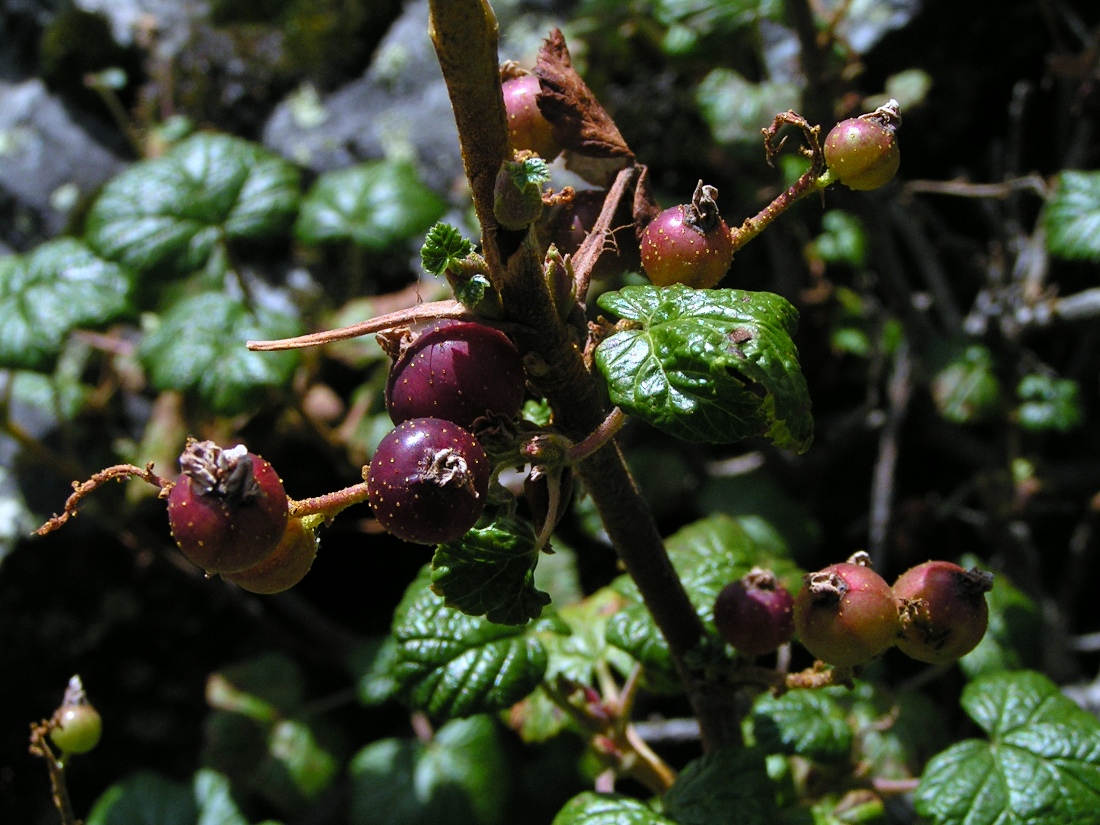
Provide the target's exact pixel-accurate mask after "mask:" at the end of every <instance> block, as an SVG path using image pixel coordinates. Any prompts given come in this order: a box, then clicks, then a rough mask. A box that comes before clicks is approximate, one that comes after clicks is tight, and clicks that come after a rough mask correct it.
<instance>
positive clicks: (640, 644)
mask: <svg viewBox="0 0 1100 825" xmlns="http://www.w3.org/2000/svg"><path fill="white" fill-rule="evenodd" d="M666 546H667V548H668V553H669V558H670V559H671V560H672V565H673V567H675V568H676V572H677V573H678V574H679V576H680V579H681V580H682V581H683V583H684V587H685V589H686V590H687V593H688V598H690V599H691V603H692V604H693V605H694V606H695V610H696V612H697V613H698V614H699V617H700V618H701V619H702V620H703V622H704V624H705V625H706V626H707V627H708V628H709V629H710V630H711V631H712V632H713V633H715V634H717V631H716V630H715V629H714V620H713V611H714V600H715V599H716V598H717V597H718V593H719V592H720V591H721V590H722V588H723V587H725V586H726V585H727V584H729V583H730V582H731V581H735V580H737V579H740V578H741V577H742V576H744V575H745V574H746V573H747V572H749V570H751V569H752V567H753V566H760V567H765V568H768V569H770V570H772V572H774V573H775V574H776V576H778V577H779V579H780V581H781V582H782V583H783V584H784V585H785V586H787V587H788V589H791V590H792V592H794V591H795V590H797V588H798V587H799V586H800V585H799V580H800V577H801V575H802V571H801V570H800V569H799V568H798V566H797V565H796V564H795V563H794V562H792V561H791V560H790V558H789V557H788V556H787V550H786V547H785V546H784V545H783V544H782V543H781V541H780V540H779V539H778V536H777V535H776V534H774V533H769V534H768V537H767V538H766V539H761V538H758V534H756V535H754V533H752V532H750V531H749V530H747V529H746V528H745V526H744V525H743V524H742V523H741V521H740V520H738V519H734V518H730V517H729V516H724V515H714V516H710V517H708V518H705V519H702V520H701V521H697V522H695V523H694V524H689V525H688V526H687V527H684V528H683V529H681V530H679V531H678V532H677V533H675V534H674V535H672V536H671V537H669V539H668V540H667V542H666ZM616 589H617V590H618V591H619V592H620V593H621V594H622V595H623V596H625V597H626V598H627V599H628V600H629V601H630V602H632V604H629V605H628V606H626V607H625V608H623V609H622V610H620V611H618V612H617V613H615V614H614V615H613V616H611V618H610V619H609V620H608V622H607V630H606V633H607V640H608V642H610V643H611V644H613V645H615V646H616V647H619V648H621V649H623V650H625V651H626V652H628V653H629V654H630V655H631V656H633V657H634V658H635V659H637V660H638V661H639V662H641V663H642V664H643V665H645V666H646V667H647V669H648V670H649V671H652V672H650V673H647V675H649V676H650V677H660V676H663V677H665V678H667V679H671V680H672V684H676V683H677V680H676V678H675V670H674V667H673V664H672V658H671V654H670V653H669V650H668V645H667V643H666V642H665V640H664V637H663V636H662V635H661V633H660V631H658V629H657V625H656V623H655V622H654V621H653V617H652V616H651V615H650V613H649V611H648V610H647V609H646V608H645V606H644V604H642V602H641V597H640V595H639V594H638V591H637V588H636V587H635V586H634V584H633V582H631V581H630V580H629V579H627V578H626V577H621V578H620V579H619V580H617V581H616Z"/></svg>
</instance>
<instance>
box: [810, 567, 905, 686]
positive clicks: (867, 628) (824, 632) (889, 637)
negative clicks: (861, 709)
mask: <svg viewBox="0 0 1100 825" xmlns="http://www.w3.org/2000/svg"><path fill="white" fill-rule="evenodd" d="M803 581H804V582H805V585H806V586H805V587H803V588H802V590H801V591H800V592H799V594H798V596H797V597H796V598H795V603H794V626H795V632H796V633H797V634H798V638H799V641H801V642H802V645H803V646H804V647H805V648H806V649H807V650H808V651H810V653H812V654H813V655H814V656H815V657H816V658H818V659H820V660H822V661H823V662H828V663H829V664H831V665H836V666H838V667H854V666H855V665H860V664H863V663H864V662H868V661H870V660H871V659H873V658H875V657H876V656H879V655H880V654H882V653H884V652H886V650H887V649H889V648H890V647H891V646H892V645H893V644H894V642H895V640H896V638H897V635H898V629H899V627H898V609H897V605H896V603H895V600H894V594H893V592H892V591H891V590H890V585H888V584H887V583H886V582H885V581H884V580H883V578H882V576H880V575H879V574H878V573H876V572H875V571H874V570H872V569H871V568H870V567H869V566H868V556H867V554H866V553H863V552H860V553H856V554H854V555H853V556H852V557H851V558H850V559H849V560H848V561H846V562H841V563H840V564H833V565H830V566H828V567H826V568H825V569H823V570H819V571H817V572H816V573H808V574H807V575H806V576H805V577H804V578H803Z"/></svg>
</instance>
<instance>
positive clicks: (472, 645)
mask: <svg viewBox="0 0 1100 825" xmlns="http://www.w3.org/2000/svg"><path fill="white" fill-rule="evenodd" d="M430 584H431V570H430V569H429V568H427V567H425V568H424V570H423V571H422V572H421V574H420V576H419V577H418V578H417V579H416V580H415V581H414V582H413V583H412V584H411V585H410V586H409V589H408V590H407V591H406V592H405V596H404V598H403V599H402V600H401V604H400V605H398V607H397V611H396V613H395V614H394V620H393V635H394V638H395V639H396V641H397V660H396V662H395V664H394V665H393V678H394V681H395V682H396V683H397V685H398V689H399V690H400V692H401V695H402V697H403V698H404V699H405V701H406V702H408V704H409V705H410V706H412V707H413V708H417V709H419V710H423V711H425V712H426V713H428V714H430V715H431V716H433V717H440V718H452V719H453V718H459V717H463V716H472V715H474V714H477V713H488V712H491V711H495V710H502V709H504V708H507V707H510V706H511V705H512V704H514V703H515V702H518V701H519V700H520V699H522V698H523V697H524V696H526V695H527V694H529V693H530V692H531V691H533V690H534V689H535V688H536V687H537V686H538V684H539V682H540V681H542V677H543V674H544V673H545V672H546V662H547V657H546V649H545V647H544V646H543V644H542V642H541V641H540V639H539V637H538V635H537V632H538V631H539V630H540V629H541V628H540V625H541V624H542V623H541V622H536V623H535V624H534V625H529V626H527V627H515V626H508V625H498V624H493V623H492V622H490V621H488V620H487V619H484V618H478V617H474V616H467V615H466V614H465V613H460V612H459V611H457V610H452V609H451V608H449V607H446V606H445V605H444V604H443V599H442V598H441V597H440V596H437V595H436V594H435V593H433V592H432V590H431V587H430Z"/></svg>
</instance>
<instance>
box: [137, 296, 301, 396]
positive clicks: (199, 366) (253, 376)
mask: <svg viewBox="0 0 1100 825" xmlns="http://www.w3.org/2000/svg"><path fill="white" fill-rule="evenodd" d="M301 331H302V328H301V325H300V324H299V322H298V320H297V319H295V318H292V317H290V316H287V315H281V314H277V313H275V312H272V311H270V310H267V309H256V310H250V309H249V308H248V306H247V305H246V304H245V303H244V302H243V301H239V300H236V299H234V298H230V297H228V296H226V295H223V294H222V293H214V292H206V293H200V294H198V295H192V296H189V297H186V298H184V299H183V300H181V301H179V302H177V303H175V304H173V305H172V307H171V308H170V309H169V310H168V311H167V312H166V313H165V314H164V315H163V316H162V317H161V318H160V320H159V323H158V324H157V325H156V326H155V327H154V328H153V329H152V330H151V331H150V332H149V334H148V335H146V337H145V339H144V340H143V341H142V343H141V347H140V350H139V354H140V356H141V359H142V361H143V363H144V364H145V365H146V368H147V369H148V370H149V374H150V377H151V379H152V383H153V386H154V387H155V388H156V389H158V390H181V391H185V392H191V393H194V394H195V395H197V396H198V397H199V399H201V400H202V402H203V403H204V404H205V405H206V406H207V407H208V408H209V409H211V410H212V411H214V412H216V413H221V414H223V415H233V414H236V413H240V412H245V411H249V410H252V409H254V408H255V406H256V405H257V403H258V402H259V401H260V400H262V398H263V396H264V395H265V394H266V393H268V392H270V391H272V390H275V389H278V388H280V387H283V386H285V385H286V384H287V383H288V382H289V381H290V377H291V375H292V373H293V372H294V368H295V367H296V366H297V364H298V355H297V353H296V352H294V351H293V350H289V351H282V352H250V351H249V350H248V349H247V348H246V346H245V343H246V342H247V341H249V340H250V339H269V338H286V337H289V336H292V335H297V334H299V333H300V332H301Z"/></svg>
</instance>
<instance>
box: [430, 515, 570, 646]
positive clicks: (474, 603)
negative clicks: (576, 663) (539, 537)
mask: <svg viewBox="0 0 1100 825" xmlns="http://www.w3.org/2000/svg"><path fill="white" fill-rule="evenodd" d="M538 561H539V551H538V550H536V549H535V536H534V534H533V533H532V532H531V528H530V527H529V526H527V525H526V524H524V523H522V522H519V521H514V520H511V519H497V520H496V521H494V522H493V523H492V524H490V525H489V526H488V527H484V528H480V529H478V528H474V529H473V530H470V531H469V532H467V533H466V534H465V535H464V536H462V538H460V539H456V540H455V541H451V542H448V543H447V544H441V545H439V547H437V548H436V551H435V555H434V556H433V557H432V590H433V591H434V592H435V593H436V594H437V595H439V596H442V597H443V603H444V604H445V605H446V606H447V607H453V608H455V609H457V610H461V611H462V612H463V613H466V614H468V615H470V616H484V617H485V618H486V619H488V620H489V621H490V622H493V623H494V624H504V625H524V624H527V623H528V622H529V621H531V619H537V618H538V617H539V615H540V614H541V613H542V609H543V608H544V607H545V606H546V605H548V604H549V603H550V596H549V595H548V594H547V593H544V592H542V591H541V590H539V589H538V588H537V587H535V566H536V565H537V564H538Z"/></svg>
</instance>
